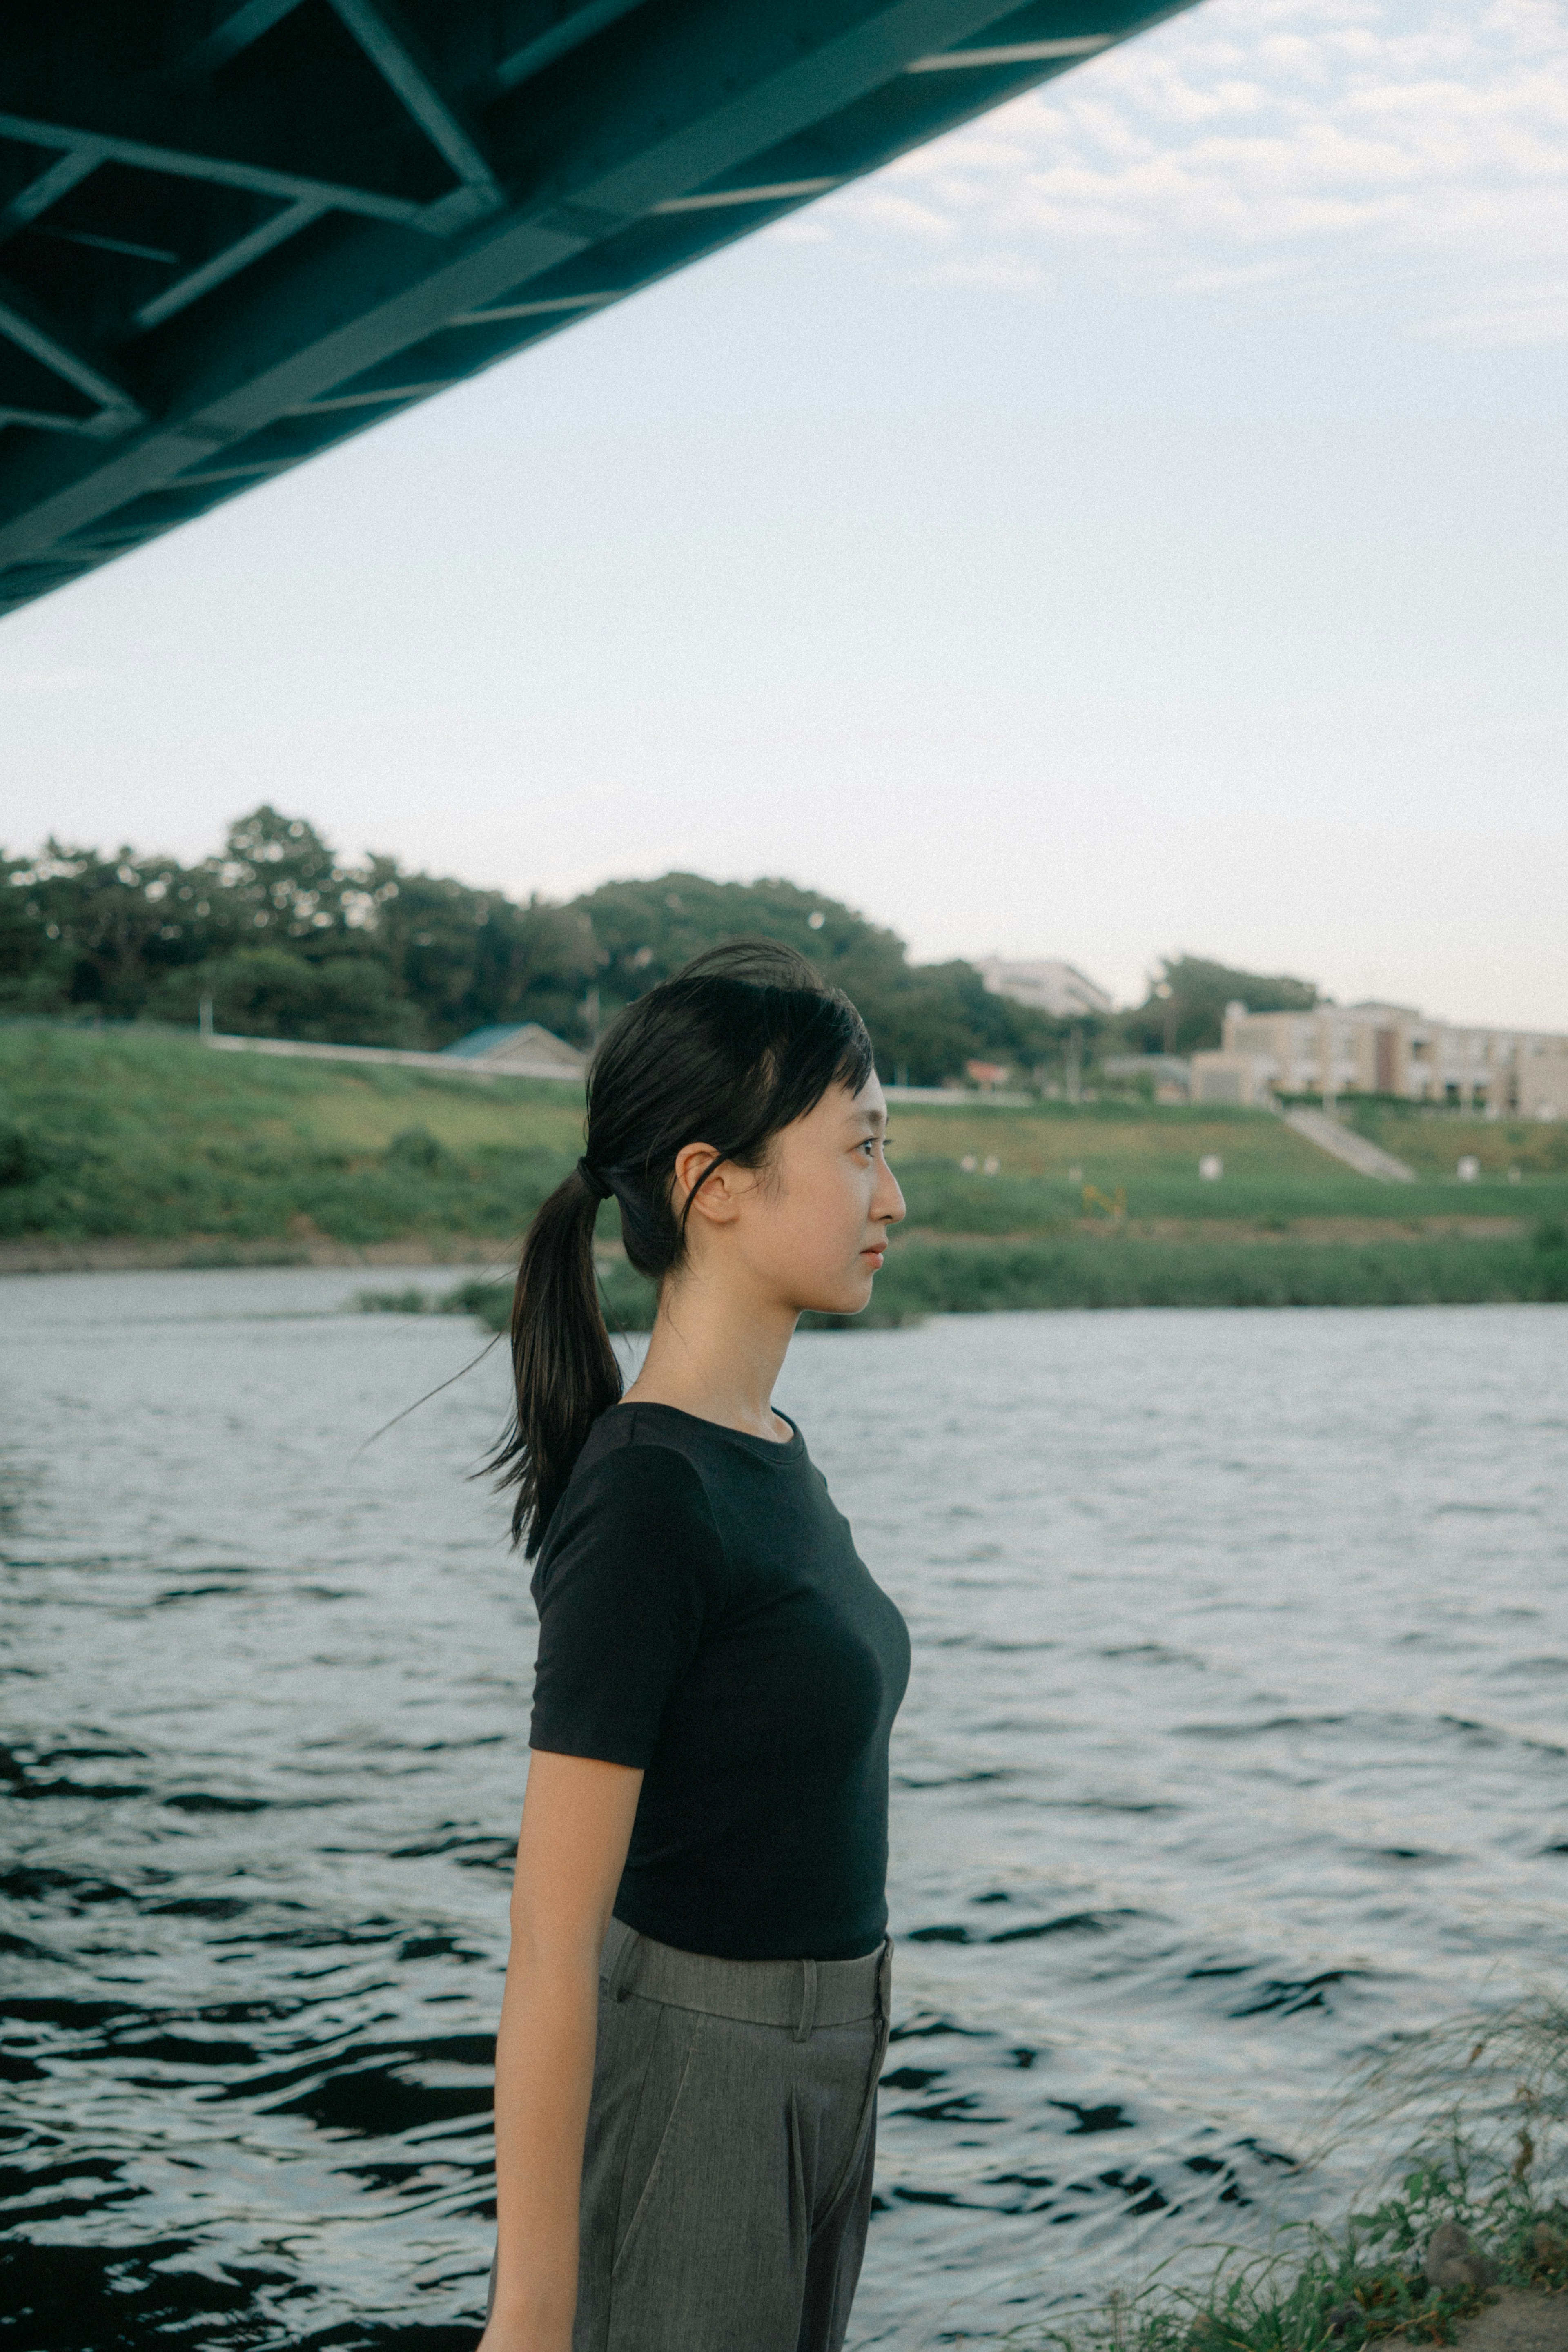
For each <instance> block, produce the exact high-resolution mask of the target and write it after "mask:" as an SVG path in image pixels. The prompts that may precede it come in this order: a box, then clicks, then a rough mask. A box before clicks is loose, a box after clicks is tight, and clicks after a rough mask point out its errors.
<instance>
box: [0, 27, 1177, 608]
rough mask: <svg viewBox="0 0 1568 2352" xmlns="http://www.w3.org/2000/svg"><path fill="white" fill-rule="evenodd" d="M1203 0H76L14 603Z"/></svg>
mask: <svg viewBox="0 0 1568 2352" xmlns="http://www.w3.org/2000/svg"><path fill="white" fill-rule="evenodd" d="M1180 5H1187V0H1163V5H1154V6H1151V5H1149V0H1030V5H1025V6H1023V7H1016V6H1015V7H1012V8H998V5H997V0H584V5H578V6H575V7H574V6H573V5H571V0H241V5H237V6H231V7H226V8H225V7H223V6H221V5H213V0H206V5H204V0H146V5H142V6H141V7H139V8H138V9H136V10H132V11H126V10H124V9H123V8H121V7H120V6H119V5H117V0H56V8H55V11H54V13H52V14H51V15H50V16H48V17H47V18H46V17H45V16H43V14H42V12H40V13H39V14H38V16H37V17H35V18H33V19H32V20H31V21H30V26H29V37H28V39H27V40H26V41H22V42H16V43H12V44H10V45H9V46H8V47H7V48H6V49H5V52H4V54H3V55H0V194H4V193H5V191H6V190H7V189H8V190H9V192H10V193H9V194H8V196H7V197H6V200H5V203H4V204H0V242H5V245H6V255H5V259H6V264H7V266H8V276H9V279H10V280H11V281H14V282H8V283H7V284H5V286H3V287H0V611H4V610H5V609H7V608H8V607H10V606H14V605H16V604H22V603H25V602H26V601H27V600H28V599H29V598H30V597H32V596H36V595H39V594H43V593H47V590H48V589H49V588H51V587H54V586H57V585H59V584H61V583H63V582H65V581H67V580H69V579H72V578H75V577H78V575H79V574H80V572H83V571H85V570H87V569H89V568H90V567H91V566H92V565H93V564H95V563H97V562H102V561H105V560H107V558H108V557H109V555H110V554H111V553H117V552H120V551H122V550H124V549H125V548H127V547H130V546H133V545H135V544H137V543H139V542H140V541H142V540H145V539H147V538H151V537H153V536H155V535H156V534H157V533H159V532H160V531H162V530H168V529H171V528H172V527H173V526H174V525H175V524H177V523H178V522H181V521H183V520H189V519H191V518H192V517H193V516H195V515H197V514H200V513H202V512H204V511H205V509H207V508H208V507H210V506H212V505H213V504H214V503H215V502H216V501H217V500H219V499H224V498H227V497H231V496H234V495H235V493H236V492H237V491H239V490H241V489H244V488H247V487H249V486H251V485H253V484H255V483H256V482H257V481H261V480H265V479H266V478H267V477H268V476H270V475H272V474H275V473H277V472H281V471H284V470H286V469H287V467H289V466H291V465H295V464H298V463H299V462H300V461H301V460H302V459H304V458H306V457H310V456H312V455H314V454H315V453H316V452H317V451H318V450H319V449H322V448H325V447H327V446H329V445H330V444H331V443H333V442H335V441H338V440H340V439H342V438H343V437H344V436H345V435H346V434H349V433H351V432H355V431H359V430H362V429H363V428H364V427H365V426H366V425H370V424H372V423H374V422H375V421H376V420H377V419H378V418H380V417H381V416H383V415H390V414H392V413H394V412H395V411H396V410H398V409H400V408H402V407H404V406H406V405H408V404H410V403H411V402H413V401H415V400H419V399H423V398H427V397H428V396H429V395H430V394H432V393H434V392H437V391H440V390H442V389H443V388H444V387H445V386H446V385H448V384H450V383H455V382H457V381H460V380H461V379H463V378H464V377H466V376H469V375H472V374H474V373H476V372H477V371H478V370H479V369H481V368H484V367H486V366H489V365H492V364H494V362H496V361H497V360H499V359H502V358H505V357H507V356H508V355H509V354H511V353H513V352H518V351H520V350H522V349H524V348H526V347H527V346H528V345H529V344H530V343H532V342H535V341H538V340H540V339H541V338H542V337H544V336H546V335H549V334H554V333H559V331H561V330H562V328H563V327H566V326H569V325H570V324H571V323H572V322H573V321H574V320H577V319H580V318H583V317H588V316H591V314H592V313H593V311H595V310H601V309H602V308H603V307H604V306H605V305H606V304H607V303H610V302H612V301H616V300H618V299H621V298H622V296H624V295H626V294H629V293H632V292H633V291H635V290H637V289H639V288H641V287H644V286H647V285H650V284H652V283H653V282H654V281H655V280H656V279H658V278H662V277H664V276H667V275H668V274H670V272H672V271H673V270H675V269H679V268H685V266H687V265H688V264H689V263H690V262H692V261H694V260H695V259H698V258H700V257H702V256H703V255H704V254H707V253H711V252H714V251H716V250H717V249H718V248H719V247H722V246H723V245H725V244H727V243H729V242H731V241H732V240H733V239H735V238H737V237H739V236H746V235H748V234H749V233H750V232H751V231H752V230H753V229H754V228H756V227H758V226H761V225H762V224H764V223H766V222H768V221H772V220H776V219H778V218H779V217H780V216H782V215H784V214H785V213H788V212H789V211H790V210H792V209H794V208H795V207H796V206H797V205H800V204H804V203H809V202H810V201H811V200H812V199H813V198H814V197H815V196H817V195H819V194H823V193H825V192H826V191H827V190H829V189H831V188H834V187H838V186H840V185H841V184H843V183H844V182H845V181H847V180H849V179H852V178H853V177H855V176H856V175H857V174H858V173H863V172H866V171H869V170H873V169H874V168H876V166H877V165H879V164H881V163H885V162H886V161H888V160H889V158H891V157H892V156H894V155H896V154H898V153H901V152H904V151H906V150H907V149H909V148H910V147H913V146H915V145H918V144H919V143H920V142H922V141H924V140H927V139H930V138H932V137H934V136H936V135H937V134H939V133H940V132H941V131H945V130H947V129H949V128H951V127H952V126H953V125H955V124H956V123H958V122H960V121H965V120H967V119H968V118H970V117H972V116H974V115H976V114H977V113H981V112H983V111H985V110H986V109H988V107H991V106H994V105H996V104H998V102H999V101H1000V100H1004V99H1006V98H1009V97H1011V96H1013V95H1015V94H1016V93H1017V92H1019V91H1020V90H1022V89H1028V88H1030V86H1031V85H1032V84H1034V83H1037V82H1039V81H1040V80H1042V79H1046V78H1047V77H1049V76H1051V75H1053V74H1057V73H1061V72H1065V71H1068V70H1070V69H1071V68H1073V67H1074V66H1076V65H1078V64H1080V63H1081V62H1082V61H1083V60H1084V59H1086V58H1092V56H1094V55H1095V54H1097V53H1098V52H1099V51H1101V50H1102V49H1104V48H1106V47H1110V46H1111V45H1112V44H1113V42H1115V41H1118V40H1122V39H1124V38H1126V37H1128V36H1129V35H1131V34H1133V33H1135V32H1137V31H1140V30H1142V29H1144V28H1145V26H1147V25H1149V24H1152V23H1154V22H1155V21H1157V19H1158V18H1160V17H1163V16H1167V15H1170V14H1173V13H1175V8H1176V7H1177V6H1180ZM73 255H75V256H76V257H77V258H76V259H74V260H73V259H72V256H73Z"/></svg>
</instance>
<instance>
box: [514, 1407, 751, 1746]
mask: <svg viewBox="0 0 1568 2352" xmlns="http://www.w3.org/2000/svg"><path fill="white" fill-rule="evenodd" d="M559 1511H560V1514H561V1524H560V1526H559V1528H554V1527H552V1528H551V1529H550V1531H549V1538H548V1540H547V1546H546V1554H545V1557H544V1559H541V1561H540V1564H539V1574H538V1577H537V1578H536V1579H535V1588H534V1598H535V1601H536V1603H537V1606H538V1615H539V1646H538V1664H537V1665H536V1667H535V1670H534V1706H533V1719H532V1722H531V1724H530V1727H529V1731H528V1745H529V1746H530V1748H545V1749H548V1750H549V1752H550V1753H552V1754H554V1755H559V1756H592V1757H597V1758H598V1759H601V1761H602V1762H604V1763H606V1764H631V1765H636V1766H640V1767H641V1766H646V1765H647V1763H648V1762H649V1760H650V1759H651V1758H652V1756H653V1750H654V1748H655V1747H656V1745H657V1743H658V1738H659V1726H660V1723H661V1721H662V1719H663V1717H664V1707H665V1705H666V1702H667V1701H668V1699H669V1696H670V1693H671V1692H672V1690H673V1689H674V1686H675V1685H676V1684H677V1682H678V1681H679V1680H680V1678H681V1676H682V1675H683V1674H685V1671H686V1670H687V1668H688V1667H689V1666H690V1664H691V1663H692V1660H693V1658H694V1657H695V1654H696V1650H697V1644H698V1643H699V1641H700V1640H701V1638H702V1632H703V1625H704V1621H705V1618H706V1616H707V1614H708V1612H709V1611H710V1610H711V1609H712V1607H713V1605H714V1603H715V1601H716V1597H717V1594H718V1592H719V1591H720V1590H721V1587H722V1578H723V1567H724V1562H723V1550H722V1547H721V1545H720V1541H719V1536H718V1530H717V1528H716V1526H715V1523H714V1517H713V1512H712V1510H711V1508H710V1507H709V1504H708V1500H707V1496H706V1492H705V1491H704V1487H703V1482H702V1479H701V1478H700V1476H699V1475H698V1474H697V1472H696V1470H695V1468H694V1467H693V1465H692V1464H691V1463H690V1462H689V1461H688V1460H687V1459H686V1457H685V1454H678V1453H676V1452H674V1450H673V1449H672V1448H670V1447H667V1446H663V1445H623V1446H616V1447H613V1448H611V1449H609V1450H607V1451H605V1452H604V1453H602V1454H599V1455H598V1456H597V1458H596V1459H595V1460H594V1461H593V1462H592V1464H591V1465H589V1466H588V1467H586V1468H585V1469H584V1470H583V1471H582V1472H580V1474H579V1475H577V1476H575V1477H574V1478H573V1479H572V1481H571V1484H570V1486H569V1488H568V1490H567V1492H566V1494H565V1495H564V1496H562V1498H561V1501H560V1504H559Z"/></svg>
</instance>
